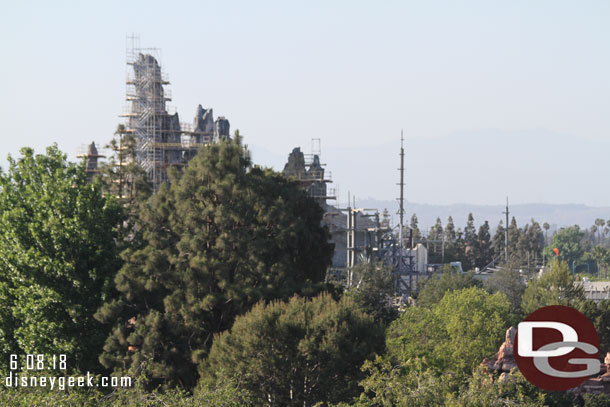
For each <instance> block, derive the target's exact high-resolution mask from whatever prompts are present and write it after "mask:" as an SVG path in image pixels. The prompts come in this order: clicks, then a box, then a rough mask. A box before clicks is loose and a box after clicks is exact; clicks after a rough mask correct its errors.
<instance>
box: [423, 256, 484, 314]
mask: <svg viewBox="0 0 610 407" xmlns="http://www.w3.org/2000/svg"><path fill="white" fill-rule="evenodd" d="M441 271H442V273H438V274H434V275H432V276H430V277H429V278H428V279H427V280H425V281H423V282H422V283H421V284H420V290H419V293H418V295H417V305H418V306H420V307H425V308H431V307H433V306H434V305H436V304H438V303H439V302H440V301H441V299H442V298H443V297H444V296H445V294H446V293H447V292H448V291H451V290H461V289H462V288H468V287H480V286H481V282H480V281H479V280H476V279H475V278H474V274H473V273H460V272H458V271H456V270H454V269H453V267H451V266H449V265H445V266H443V268H442V269H441Z"/></svg>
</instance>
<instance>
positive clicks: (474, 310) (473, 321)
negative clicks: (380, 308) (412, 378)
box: [386, 287, 513, 375]
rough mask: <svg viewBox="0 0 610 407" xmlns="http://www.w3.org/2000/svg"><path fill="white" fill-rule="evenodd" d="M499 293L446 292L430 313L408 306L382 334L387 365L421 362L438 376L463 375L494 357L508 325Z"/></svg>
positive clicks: (506, 309)
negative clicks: (384, 333) (450, 373)
mask: <svg viewBox="0 0 610 407" xmlns="http://www.w3.org/2000/svg"><path fill="white" fill-rule="evenodd" d="M509 307H510V304H509V302H508V299H507V298H506V296H505V295H504V294H502V293H496V294H489V293H488V292H487V291H485V290H483V289H481V288H478V287H470V288H464V289H462V290H454V291H448V292H447V293H446V294H445V296H444V297H443V299H442V300H441V302H440V303H439V304H438V305H436V306H433V307H432V308H430V309H425V308H421V307H413V308H409V309H407V311H406V312H405V313H404V314H403V315H402V316H401V317H400V318H399V319H397V320H396V321H394V322H393V323H392V324H391V325H390V327H389V329H388V331H387V334H386V335H387V339H386V341H387V352H388V356H389V357H390V358H391V360H394V361H406V360H409V359H413V358H421V359H422V360H425V361H426V363H427V364H428V366H430V367H433V368H436V369H437V370H438V371H439V372H446V371H449V372H453V373H456V374H459V375H464V374H466V375H467V374H469V373H470V372H471V371H472V368H473V367H474V366H475V365H477V364H479V363H480V362H481V360H483V358H484V357H486V356H489V355H491V354H494V353H495V352H496V351H497V349H498V347H499V345H500V344H501V343H502V340H503V338H504V333H505V331H506V329H507V328H508V327H509V326H510V325H511V323H512V322H513V317H512V316H511V314H510V312H509Z"/></svg>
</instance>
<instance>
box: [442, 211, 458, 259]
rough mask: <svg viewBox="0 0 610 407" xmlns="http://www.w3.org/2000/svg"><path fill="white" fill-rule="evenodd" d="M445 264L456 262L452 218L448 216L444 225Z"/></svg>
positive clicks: (454, 233)
mask: <svg viewBox="0 0 610 407" xmlns="http://www.w3.org/2000/svg"><path fill="white" fill-rule="evenodd" d="M444 239H445V259H444V261H445V262H450V261H456V260H457V253H456V247H455V240H456V232H455V224H454V223H453V218H452V217H451V216H449V217H448V218H447V224H446V225H445V236H444Z"/></svg>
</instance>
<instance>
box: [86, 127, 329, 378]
mask: <svg viewBox="0 0 610 407" xmlns="http://www.w3.org/2000/svg"><path fill="white" fill-rule="evenodd" d="M170 175H171V178H172V183H171V184H170V185H169V186H168V185H167V184H163V185H162V186H161V188H160V190H159V191H158V192H157V193H156V194H155V195H153V196H152V197H151V199H150V200H149V201H148V202H147V204H146V205H144V206H143V207H142V209H141V213H140V215H139V219H140V223H141V225H140V227H141V231H142V238H143V243H144V244H143V246H142V247H141V248H136V249H127V250H126V251H125V252H123V254H122V257H123V259H124V260H125V264H124V266H123V267H122V268H121V270H120V271H119V273H118V275H117V278H116V280H115V283H116V287H117V290H118V291H119V292H120V299H118V300H116V301H112V302H108V303H107V304H105V306H104V307H103V308H102V309H101V310H100V311H99V312H98V314H97V315H96V317H97V318H99V319H100V320H102V321H106V322H113V323H114V324H115V325H114V329H113V332H112V335H111V336H110V337H109V338H108V339H107V341H106V344H105V346H104V353H103V354H102V356H101V357H100V361H101V362H102V364H103V365H104V366H106V367H109V368H110V367H112V368H114V369H125V368H128V367H130V366H137V365H139V364H140V363H142V361H148V362H149V363H151V365H152V373H151V376H152V378H153V382H152V383H151V384H156V383H163V384H165V385H167V386H172V385H177V384H180V385H182V386H183V387H185V388H187V389H188V388H192V386H194V384H195V382H196V379H197V372H196V370H197V369H196V366H197V364H198V363H199V362H200V361H201V360H203V359H204V358H205V356H206V354H207V351H208V349H209V347H210V346H211V341H212V337H213V334H214V333H218V332H222V331H224V330H226V329H228V328H229V327H230V326H231V324H232V323H233V320H234V318H235V316H236V315H239V314H242V313H244V312H246V311H247V310H248V309H249V308H250V307H251V305H252V304H254V303H256V302H257V301H259V300H261V299H274V298H289V297H290V296H292V295H293V294H294V293H295V292H302V293H304V294H308V293H311V292H314V291H315V290H316V289H317V288H316V287H317V285H316V284H317V283H318V282H321V281H323V279H324V275H325V271H326V267H327V266H328V265H329V264H330V259H331V250H332V247H331V246H330V245H329V244H328V243H327V242H328V232H327V230H325V229H323V228H322V227H320V221H321V219H322V210H321V208H320V207H319V206H318V205H317V204H316V203H315V201H313V200H312V199H310V198H308V197H307V196H305V194H304V192H302V191H301V189H300V188H299V186H298V184H297V183H296V182H293V181H289V180H287V179H285V178H284V177H283V176H281V175H280V174H277V173H274V172H272V171H271V170H267V169H261V168H258V167H254V168H250V161H249V157H248V154H247V151H246V150H245V149H244V148H243V147H242V146H241V144H240V139H239V137H237V136H236V137H235V139H234V141H231V142H229V141H221V142H220V143H215V144H212V145H208V146H205V147H203V148H202V149H201V150H200V151H199V153H198V154H197V155H196V156H195V157H194V158H193V159H192V160H191V161H190V162H189V165H188V166H187V168H186V169H185V170H184V173H183V175H182V176H181V177H180V178H178V175H177V174H176V173H175V172H174V173H171V174H170Z"/></svg>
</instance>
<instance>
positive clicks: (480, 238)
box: [475, 221, 493, 268]
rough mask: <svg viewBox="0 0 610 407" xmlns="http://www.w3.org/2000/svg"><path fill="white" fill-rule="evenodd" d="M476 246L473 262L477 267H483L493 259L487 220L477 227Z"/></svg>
mask: <svg viewBox="0 0 610 407" xmlns="http://www.w3.org/2000/svg"><path fill="white" fill-rule="evenodd" d="M476 247H477V250H476V259H475V264H476V266H477V267H479V268H483V267H485V266H486V265H488V264H489V263H490V262H491V261H492V260H493V259H492V251H491V234H490V233H489V222H488V221H485V223H483V224H482V225H481V226H480V227H479V233H478V234H477V246H476Z"/></svg>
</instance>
